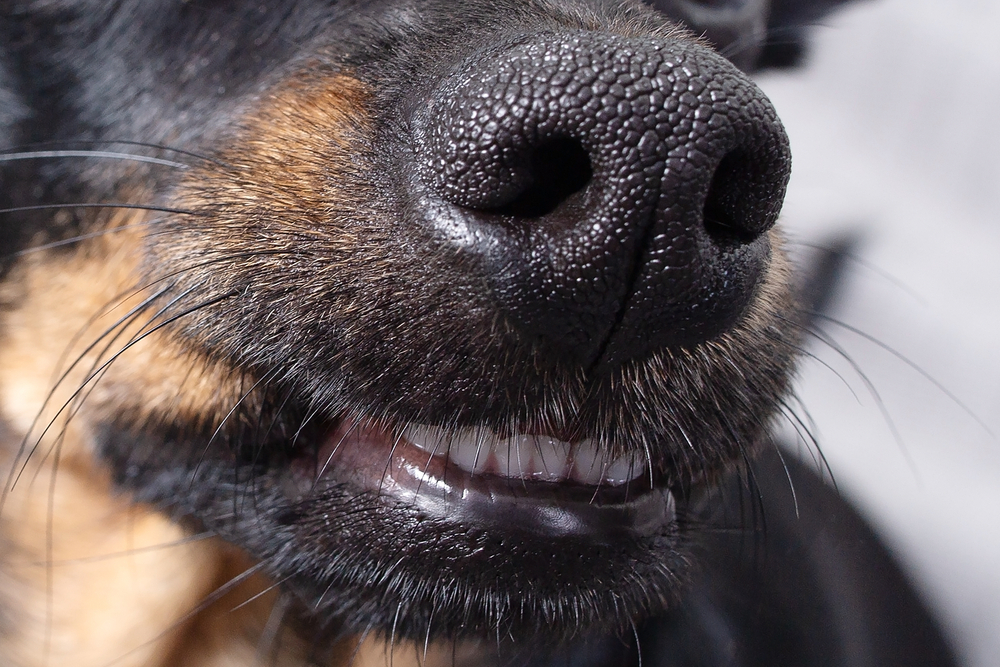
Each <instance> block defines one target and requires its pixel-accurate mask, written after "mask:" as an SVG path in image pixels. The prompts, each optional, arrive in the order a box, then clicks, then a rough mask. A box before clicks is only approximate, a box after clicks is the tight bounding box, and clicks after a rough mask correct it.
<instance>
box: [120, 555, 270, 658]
mask: <svg viewBox="0 0 1000 667" xmlns="http://www.w3.org/2000/svg"><path fill="white" fill-rule="evenodd" d="M265 565H266V562H265V561H261V562H259V563H257V564H256V565H252V566H251V567H248V568H247V569H246V570H244V571H243V572H241V573H240V574H238V575H236V576H235V577H233V578H232V579H230V580H229V581H227V582H226V583H224V584H222V585H221V586H219V587H218V588H216V589H215V590H214V591H212V592H211V593H209V594H208V595H206V596H205V598H204V599H203V600H202V601H201V602H200V603H198V604H197V605H195V606H194V608H192V609H190V610H188V611H187V612H186V613H184V614H183V615H182V616H181V617H180V618H178V619H177V620H176V621H174V622H173V623H172V624H171V625H170V627H168V628H166V629H165V630H163V631H162V632H160V633H159V634H157V635H156V636H155V637H152V638H150V639H149V640H147V641H145V642H143V643H142V644H140V645H138V646H136V647H135V648H133V649H130V650H128V651H126V652H125V653H123V654H121V655H120V656H118V657H117V658H115V659H114V660H112V661H111V662H109V663H107V666H106V667H111V666H112V665H115V664H118V663H120V662H122V661H123V660H125V659H126V658H127V657H129V656H130V655H132V654H133V653H135V652H136V651H139V650H141V649H143V648H145V647H147V646H149V645H150V644H152V643H154V642H156V641H159V640H160V639H163V638H164V637H166V636H167V635H169V634H170V633H171V632H176V631H177V630H179V629H180V628H182V627H184V624H185V623H186V622H187V621H189V620H191V619H192V618H194V617H195V616H197V615H198V614H200V613H201V612H203V611H205V610H206V609H208V608H209V607H211V606H212V605H213V604H215V603H216V602H218V601H219V600H221V599H222V598H223V597H225V595H226V594H227V593H229V592H230V591H231V590H233V589H234V588H236V587H237V586H239V585H240V584H241V583H243V582H244V581H246V580H247V579H249V578H250V577H252V576H253V575H255V574H257V573H258V572H259V571H260V570H262V569H263V568H264V567H265Z"/></svg>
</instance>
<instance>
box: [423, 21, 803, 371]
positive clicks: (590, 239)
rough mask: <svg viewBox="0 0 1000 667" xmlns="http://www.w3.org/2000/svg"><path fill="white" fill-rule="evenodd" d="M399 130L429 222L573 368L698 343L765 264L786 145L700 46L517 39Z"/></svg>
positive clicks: (743, 299) (473, 64)
mask: <svg viewBox="0 0 1000 667" xmlns="http://www.w3.org/2000/svg"><path fill="white" fill-rule="evenodd" d="M414 125H415V127H416V128H417V130H416V135H417V160H418V163H419V167H418V173H419V177H420V180H421V181H422V182H423V184H424V186H425V187H426V188H427V189H428V190H429V191H430V192H431V193H432V194H431V195H429V197H425V198H424V202H423V205H424V206H426V207H427V209H428V211H430V212H429V213H428V214H427V217H428V219H429V220H431V221H432V224H434V225H437V226H439V227H441V231H442V232H443V233H444V234H445V236H446V237H447V238H449V239H453V240H454V242H455V243H456V244H458V245H460V246H462V249H463V251H464V252H470V253H473V254H474V255H476V256H477V257H478V259H479V261H480V262H481V266H483V267H484V275H485V276H486V278H485V280H486V281H487V282H488V283H489V284H490V289H491V290H492V292H493V294H494V295H495V298H496V299H497V300H498V301H499V305H500V308H501V310H502V311H503V312H504V315H505V317H506V318H507V319H508V320H509V321H510V322H511V323H512V324H513V326H514V327H515V328H516V329H517V330H518V331H519V332H520V334H521V335H523V336H524V337H525V338H526V340H529V341H530V342H531V343H532V344H536V345H543V346H546V347H547V348H548V349H550V350H552V351H553V352H555V353H557V354H561V355H563V356H567V357H570V358H572V359H573V360H574V361H575V362H578V363H581V364H584V365H587V366H591V365H593V364H595V363H600V364H604V363H608V362H610V363H620V362H621V361H624V360H625V359H628V358H632V357H636V356H640V355H644V354H647V353H648V352H650V351H651V350H655V349H659V348H664V347H670V346H679V345H690V344H693V343H697V342H700V341H704V340H707V339H710V338H712V337H715V336H717V335H719V334H720V333H721V332H723V331H726V330H727V329H729V328H731V327H732V326H733V325H734V324H735V323H736V321H737V320H738V319H739V317H740V316H741V315H742V314H743V313H744V312H745V311H746V308H747V306H748V304H749V303H750V302H751V300H752V298H753V295H754V292H755V288H756V286H757V284H758V283H759V282H760V280H761V278H762V276H763V273H764V271H765V270H766V268H767V264H768V262H769V258H770V244H769V241H768V236H767V234H765V232H766V231H767V230H768V229H769V228H770V227H771V226H772V225H773V224H774V221H775V219H776V217H777V215H778V212H779V210H780V208H781V202H782V199H783V197H784V192H785V186H786V183H787V180H788V175H789V168H790V156H789V150H788V139H787V137H786V135H785V133H784V130H783V129H782V127H781V124H780V122H779V121H778V119H777V116H776V115H775V112H774V109H773V108H772V106H771V104H770V102H769V101H768V100H767V99H766V98H765V97H764V95H763V93H761V91H760V90H759V89H758V88H757V87H756V86H755V85H754V84H753V83H752V82H751V81H749V80H748V79H747V78H746V77H745V76H744V75H743V74H741V73H740V72H739V71H738V70H736V69H735V68H734V67H733V66H732V65H730V64H729V63H728V62H727V61H726V60H724V59H723V58H721V57H719V56H717V55H716V54H714V53H712V52H710V51H708V50H706V49H704V48H703V47H701V46H698V45H694V44H690V43H682V42H675V41H668V40H662V41H650V40H640V39H631V38H624V37H618V36H613V35H608V34H603V33H594V32H574V33H565V34H553V33H543V34H536V35H532V36H529V37H527V38H523V39H521V40H519V41H517V42H516V43H514V44H513V45H506V46H504V47H502V48H498V49H496V50H495V51H494V52H493V53H489V54H480V55H478V56H476V57H474V58H471V59H469V60H468V61H466V62H464V63H462V64H461V65H460V66H459V67H458V68H457V69H455V70H454V71H453V73H452V74H450V75H448V76H446V77H445V78H444V79H443V80H442V81H441V82H440V83H439V84H438V85H437V86H436V88H435V90H434V91H433V93H432V95H431V98H430V100H429V103H428V104H427V105H425V106H424V107H423V108H421V109H420V110H419V111H417V112H416V114H415V116H414Z"/></svg>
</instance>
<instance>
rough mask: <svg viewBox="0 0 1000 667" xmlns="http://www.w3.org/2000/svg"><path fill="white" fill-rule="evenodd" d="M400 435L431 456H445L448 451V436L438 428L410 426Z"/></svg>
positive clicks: (421, 425) (419, 425)
mask: <svg viewBox="0 0 1000 667" xmlns="http://www.w3.org/2000/svg"><path fill="white" fill-rule="evenodd" d="M400 435H402V437H403V438H405V439H406V440H409V441H410V442H411V443H413V444H414V445H416V446H417V447H418V448H419V449H422V450H424V451H425V452H427V453H428V454H429V455H430V454H444V453H445V452H446V451H447V449H448V444H447V434H446V433H445V431H444V430H443V429H440V428H437V427H436V426H424V425H423V424H410V425H408V426H407V427H406V428H404V429H403V431H402V433H401V434H400Z"/></svg>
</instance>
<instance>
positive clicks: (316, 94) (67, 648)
mask: <svg viewBox="0 0 1000 667" xmlns="http://www.w3.org/2000/svg"><path fill="white" fill-rule="evenodd" d="M362 95H363V93H362V91H361V90H360V88H358V85H357V84H356V82H354V81H353V80H352V79H349V78H347V77H337V78H335V79H334V80H333V81H330V80H329V79H328V80H327V81H325V82H320V83H318V82H316V81H312V82H309V83H308V84H307V83H303V82H301V81H300V82H297V83H295V82H293V83H292V84H289V85H288V86H286V87H285V88H284V89H283V90H282V91H280V92H279V93H276V94H275V95H273V96H270V97H268V98H267V99H266V100H265V101H264V103H263V110H261V111H260V112H259V113H258V114H257V115H256V116H255V117H254V118H253V119H251V120H249V121H247V126H248V127H247V134H246V136H249V137H253V139H252V140H249V141H248V143H247V144H245V145H243V146H241V151H240V154H241V155H243V156H244V157H245V158H247V159H249V161H250V163H249V164H245V165H243V166H244V167H246V168H247V169H248V170H249V172H244V175H245V176H246V178H247V179H249V180H242V179H241V178H239V177H237V178H232V172H229V174H228V176H229V177H228V178H226V179H224V183H223V184H221V190H222V191H219V190H214V191H213V192H211V195H212V197H213V199H214V200H215V201H230V202H232V201H239V200H240V199H241V198H245V197H246V196H248V192H247V188H248V187H249V186H250V184H251V183H252V182H253V180H254V177H256V179H259V178H260V173H259V171H258V170H259V168H260V166H261V163H262V162H264V163H268V162H275V161H276V162H280V163H281V164H282V165H283V168H284V169H286V171H283V172H282V173H281V174H278V173H276V172H271V173H269V174H268V175H267V176H268V178H272V177H278V176H281V178H283V179H286V180H285V181H284V185H282V183H275V182H274V181H270V182H269V188H268V189H269V191H270V193H272V194H273V193H274V192H281V191H282V188H283V187H287V188H294V189H297V191H298V193H299V194H298V195H297V198H296V201H295V202H294V204H295V205H296V206H298V205H300V204H301V203H302V202H301V201H300V200H299V199H298V197H301V196H302V193H303V192H304V191H303V190H302V186H303V185H304V184H307V183H315V179H316V178H317V174H316V172H315V168H314V167H315V165H316V164H317V161H318V160H317V159H312V160H307V161H305V162H303V163H302V164H303V165H306V167H303V168H305V169H306V172H303V173H299V171H297V170H296V167H295V166H294V165H295V163H292V164H291V165H290V164H289V162H288V161H287V160H286V159H285V157H286V156H287V155H288V152H289V151H291V152H292V153H294V151H301V150H303V148H304V146H305V145H306V144H308V145H311V146H313V148H311V149H309V152H310V153H312V152H315V137H316V135H315V133H313V132H314V130H315V127H314V125H315V124H322V126H323V127H324V128H325V129H326V130H327V132H334V134H335V131H336V128H337V127H339V126H340V125H339V124H343V125H344V126H346V125H347V124H348V121H349V120H351V119H353V118H354V117H355V116H356V114H355V113H354V112H355V111H356V105H358V104H359V103H360V101H359V100H360V97H361V96H362ZM304 118H308V119H311V122H310V123H303V122H302V121H303V119H304ZM331 140H334V141H336V140H338V139H337V137H336V136H334V137H332V139H331ZM345 141H346V139H345ZM315 157H319V156H315ZM324 159H325V158H324ZM327 166H328V167H329V166H330V164H329V162H328V163H327ZM253 172H255V173H253ZM215 187H216V188H218V187H220V184H219V183H218V182H216V183H215ZM272 187H273V189H272ZM286 191H287V190H286ZM305 192H309V191H308V189H306V190H305ZM203 193H204V192H203ZM321 194H322V192H321V189H320V190H316V191H313V192H312V193H311V195H308V196H307V198H308V199H309V201H308V202H307V206H317V207H318V206H321V201H320V199H319V197H320V196H321ZM249 196H250V197H251V198H253V196H254V195H252V194H249ZM216 198H218V199H216ZM290 203H291V202H286V204H290ZM149 218H150V216H148V215H146V214H144V213H136V212H125V213H115V214H111V215H108V216H106V219H105V221H104V224H103V225H102V224H100V223H99V224H98V227H104V228H105V229H107V230H114V231H110V233H107V234H104V235H102V236H99V237H97V238H95V239H92V240H89V241H86V242H82V243H80V244H79V245H78V246H77V247H76V248H75V249H74V250H72V251H70V252H68V253H67V252H66V251H51V252H44V253H32V254H29V255H27V256H26V257H25V258H24V259H22V261H21V262H20V263H19V265H17V266H16V267H15V268H14V270H13V271H12V272H11V273H10V275H9V276H8V278H7V280H6V281H5V283H4V284H3V285H0V305H2V310H0V335H2V342H0V425H3V424H5V425H6V428H2V429H0V463H3V464H4V467H3V468H2V470H3V471H4V472H6V471H7V470H11V471H13V472H12V479H14V478H16V480H17V481H16V484H15V485H14V486H13V489H12V490H11V491H10V492H9V493H8V494H7V495H6V496H5V498H4V505H3V508H2V514H0V531H2V532H0V538H2V548H3V551H4V557H3V564H2V569H0V597H2V598H4V599H3V600H2V603H3V607H4V608H6V609H10V610H12V612H13V613H12V615H11V617H10V618H7V619H4V620H5V622H6V626H7V627H6V628H5V630H6V632H5V633H4V635H3V637H2V639H0V662H2V663H3V664H16V665H23V666H25V667H33V666H35V665H38V666H42V665H69V664H72V665H80V666H90V665H93V666H94V667H97V666H98V665H109V664H114V665H136V666H138V665H163V666H167V665H169V666H171V667H173V666H187V667H209V666H211V667H228V666H232V667H237V666H243V665H248V664H255V663H256V662H257V661H259V660H264V659H266V660H267V661H270V662H268V663H267V664H276V665H297V664H302V663H303V662H304V661H305V660H306V655H307V652H308V649H309V647H308V646H306V645H305V644H304V643H303V642H302V641H301V640H300V639H298V638H297V637H295V636H294V635H293V634H292V632H291V631H290V630H288V629H286V628H283V627H282V625H281V623H280V621H281V615H280V614H278V613H277V612H275V611H274V610H275V609H276V608H277V607H276V605H278V604H279V603H278V599H279V595H278V592H277V590H276V589H273V586H272V584H271V583H270V582H268V581H266V580H265V579H264V578H263V577H261V576H258V575H252V576H249V577H247V576H246V574H245V573H247V572H252V571H253V564H252V563H250V562H248V561H247V560H246V558H245V556H243V555H241V554H240V553H238V552H236V551H235V550H234V549H233V548H232V547H230V546H228V545H226V544H223V543H221V542H219V541H218V540H216V539H211V538H200V539H193V538H192V537H191V536H190V535H189V534H188V531H186V530H185V529H183V528H182V527H180V526H178V525H177V524H175V523H173V522H172V521H170V520H169V519H168V518H166V517H165V516H163V515H162V514H161V513H159V512H157V511H156V510H155V509H153V508H149V507H143V506H137V505H135V504H133V503H131V502H130V501H129V499H128V498H127V497H122V496H116V495H114V493H113V491H112V487H111V483H110V479H109V478H108V474H107V472H106V471H105V470H104V469H103V468H102V467H101V466H100V465H99V464H98V463H97V462H96V461H95V460H94V452H93V449H92V444H91V443H92V440H93V433H92V432H91V429H92V428H93V426H94V424H95V423H97V422H98V421H99V419H100V417H101V416H102V415H105V416H106V415H107V414H109V413H112V414H113V411H114V410H115V409H116V407H118V406H121V405H127V406H129V407H131V408H136V407H139V408H141V409H143V410H146V411H148V412H149V413H150V414H155V415H158V416H160V417H162V416H164V415H169V416H170V417H171V418H173V419H175V420H178V421H182V422H187V423H193V422H197V421H199V420H200V421H202V422H204V421H206V420H207V421H211V422H215V421H217V420H218V419H220V417H221V416H222V415H225V414H226V411H227V410H228V409H230V408H231V407H232V405H234V403H235V402H236V401H238V400H239V398H240V396H241V387H242V386H245V385H242V384H241V382H240V380H241V378H240V377H239V376H238V374H234V373H233V372H231V371H229V370H227V369H224V368H222V367H220V366H218V365H213V364H210V363H209V362H207V361H206V359H204V358H202V357H201V356H199V355H194V354H192V353H191V352H190V351H189V350H186V349H184V348H182V347H181V346H179V345H178V344H177V343H176V342H175V341H174V340H172V339H171V337H170V336H168V335H167V334H166V332H165V331H158V330H156V329H155V327H156V324H157V322H156V318H155V313H156V308H157V306H156V305H154V306H153V307H151V308H149V309H146V310H142V309H141V304H142V302H143V300H144V299H147V298H149V297H150V296H151V295H153V294H155V292H156V290H157V289H158V287H159V286H158V285H157V284H155V283H154V284H142V283H141V282H140V281H141V279H140V278H139V276H140V275H141V272H140V268H141V267H140V261H141V259H140V258H141V257H142V252H143V250H142V244H143V242H144V234H146V227H145V225H146V224H148V220H149ZM170 268H174V267H170ZM116 355H117V358H115V359H114V360H113V361H112V358H113V357H116ZM234 581H235V582H236V583H235V584H234V583H232V582H234ZM220 592H221V593H224V594H221V595H220ZM216 598H218V599H216ZM248 601H250V602H249V603H248ZM384 653H385V650H384V646H383V645H382V644H381V643H380V642H379V641H378V640H375V639H370V640H368V641H367V642H366V644H365V645H364V646H363V647H360V648H359V647H358V645H357V641H355V640H348V641H346V642H344V643H343V644H342V645H341V646H339V647H334V653H333V658H334V663H335V664H340V663H346V662H347V661H349V660H351V659H354V660H355V664H358V665H365V664H380V662H379V659H377V658H374V657H372V656H376V655H380V654H384ZM414 655H415V654H414ZM393 662H394V664H397V665H401V666H405V665H406V664H407V662H408V661H407V659H405V658H403V657H402V654H400V656H399V658H398V659H394V661H393ZM411 664H415V663H411Z"/></svg>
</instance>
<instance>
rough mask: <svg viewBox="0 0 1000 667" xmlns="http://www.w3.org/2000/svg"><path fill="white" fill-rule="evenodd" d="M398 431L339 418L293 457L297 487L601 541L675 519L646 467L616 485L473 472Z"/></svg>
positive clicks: (492, 526)
mask: <svg viewBox="0 0 1000 667" xmlns="http://www.w3.org/2000/svg"><path fill="white" fill-rule="evenodd" d="M401 430H402V432H403V433H405V432H406V429H405V428H404V429H401ZM394 431H395V434H394ZM399 431H400V429H394V430H390V429H387V428H382V427H380V426H379V425H377V424H375V423H373V422H368V421H354V420H350V419H342V420H340V422H339V423H338V424H337V425H336V426H335V427H334V428H333V429H332V430H331V431H330V432H329V433H328V435H327V436H326V437H325V439H324V440H323V442H322V445H321V446H320V448H319V450H318V452H317V455H316V456H315V457H309V458H308V460H307V459H306V458H299V459H296V460H295V461H293V463H292V470H293V475H294V477H295V478H296V484H297V486H298V488H299V492H300V493H302V494H303V495H308V494H310V493H316V492H318V491H321V490H322V489H323V488H324V487H326V486H327V485H330V484H347V485H350V486H351V487H353V488H355V489H357V490H358V491H361V492H370V493H376V494H377V495H378V496H379V497H380V498H381V499H383V500H384V501H386V502H388V503H391V504H393V505H396V506H405V507H408V508H410V509H411V510H413V511H414V512H415V513H416V514H417V515H418V516H419V517H420V518H423V519H443V520H446V521H448V522H457V523H459V524H462V525H464V526H466V527H469V528H474V529H484V530H497V529H498V530H500V531H501V532H502V533H511V532H513V533H524V532H528V533H533V534H536V535H541V536H544V537H551V538H559V537H577V538H583V539H587V540H589V541H596V542H602V543H615V542H616V541H618V540H621V539H622V538H624V537H632V538H635V537H649V536H655V535H659V534H664V533H665V532H669V531H670V530H671V529H672V527H673V526H674V524H675V523H676V518H677V517H676V502H675V499H674V496H673V494H672V493H671V491H670V490H669V488H667V487H666V486H661V485H659V484H653V483H652V481H653V476H652V475H650V474H649V473H648V471H646V470H645V469H642V470H637V471H636V473H637V476H635V477H631V478H630V479H628V480H627V481H624V482H623V483H620V484H616V485H611V484H601V483H599V484H596V485H592V484H582V483H578V482H575V481H573V480H572V479H562V480H561V481H549V480H546V479H539V478H538V477H537V476H536V477H534V478H532V477H530V476H529V477H527V478H521V477H509V476H504V475H500V474H489V473H487V474H482V473H480V474H474V473H470V472H467V471H465V470H463V469H461V468H460V467H458V466H457V465H455V464H454V463H452V462H451V461H450V460H449V459H448V458H447V457H446V456H443V455H441V454H434V453H431V452H428V451H427V450H426V449H422V448H420V447H418V446H417V445H415V444H413V443H412V442H410V441H409V440H407V439H406V438H405V437H403V436H402V435H399Z"/></svg>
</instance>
